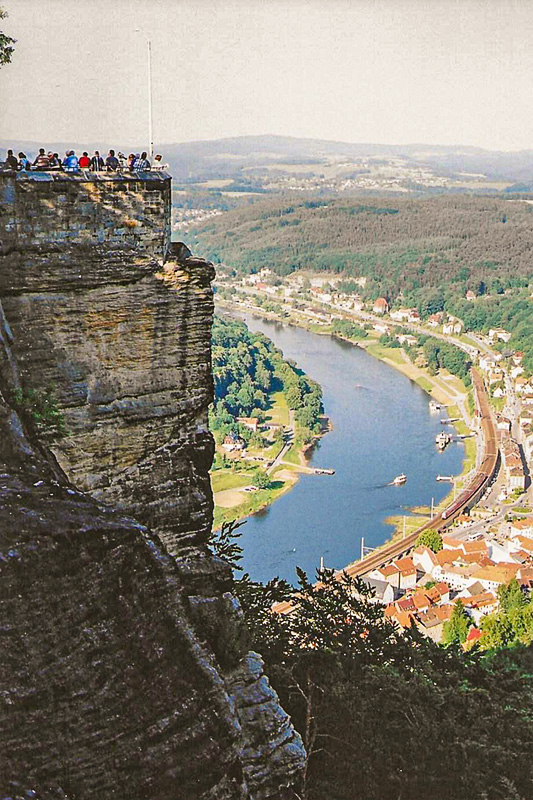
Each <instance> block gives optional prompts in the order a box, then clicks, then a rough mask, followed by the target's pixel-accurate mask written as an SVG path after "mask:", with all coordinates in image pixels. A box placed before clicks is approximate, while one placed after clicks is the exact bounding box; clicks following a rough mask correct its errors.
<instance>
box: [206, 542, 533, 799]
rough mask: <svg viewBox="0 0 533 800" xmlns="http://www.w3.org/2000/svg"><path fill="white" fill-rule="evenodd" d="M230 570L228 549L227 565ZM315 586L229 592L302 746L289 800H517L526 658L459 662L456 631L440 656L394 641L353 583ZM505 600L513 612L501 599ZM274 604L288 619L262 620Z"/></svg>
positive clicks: (371, 601) (481, 656) (526, 710)
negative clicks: (289, 607) (287, 609)
mask: <svg viewBox="0 0 533 800" xmlns="http://www.w3.org/2000/svg"><path fill="white" fill-rule="evenodd" d="M215 546H216V543H215ZM223 549H225V550H226V551H227V549H228V543H227V541H226V542H225V543H224V542H223ZM239 560H240V554H239V548H238V547H237V549H236V550H233V551H232V552H231V554H230V561H232V563H233V565H234V566H237V567H238V563H239ZM317 578H318V583H312V582H311V581H310V580H309V579H308V577H307V575H305V573H303V572H301V571H299V573H298V586H297V587H296V588H293V587H291V586H289V585H288V584H287V583H285V582H284V581H280V580H278V579H276V578H274V579H273V580H271V581H270V582H269V583H268V584H266V585H262V584H260V583H257V582H254V581H252V580H251V579H250V577H249V576H248V575H245V576H243V577H242V578H239V579H237V580H236V582H235V591H236V593H237V595H238V597H239V599H240V602H241V605H242V608H243V611H244V614H245V618H246V620H247V623H248V626H249V631H250V637H251V645H252V647H253V648H254V649H257V650H258V651H259V652H261V653H262V654H263V656H264V658H265V662H266V671H267V674H268V675H269V678H270V680H271V682H272V684H273V686H274V688H275V689H276V690H277V692H278V693H279V695H280V698H281V701H282V705H283V707H284V708H285V709H286V710H287V711H288V713H289V714H290V715H291V717H292V719H293V722H294V724H295V726H296V728H297V730H298V731H299V732H300V733H301V735H302V737H303V739H304V743H305V745H306V749H307V753H308V759H307V766H306V771H305V775H304V783H303V786H302V787H301V788H300V789H299V790H298V796H299V797H300V798H302V800H324V799H325V798H327V800H398V798H400V797H402V798H403V797H409V798H413V800H426V798H428V797H431V798H433V800H450V798H463V797H464V798H468V800H517V799H518V800H526V799H527V798H529V797H531V796H532V788H533V741H532V739H531V735H530V729H531V722H530V720H531V715H532V714H533V692H532V689H533V678H532V675H533V652H532V651H531V649H530V648H525V647H523V646H522V645H517V646H515V647H513V648H512V649H510V650H499V651H490V652H485V653H481V652H480V651H479V650H478V649H477V648H476V649H474V650H473V651H472V652H468V653H465V652H463V649H462V647H460V646H459V645H458V644H457V641H458V640H461V639H462V637H463V632H462V628H461V632H459V633H458V635H457V636H456V637H455V639H454V643H451V644H450V645H448V646H447V647H442V646H440V645H437V644H435V643H434V642H432V641H431V640H430V639H427V638H424V637H423V636H422V635H421V634H419V633H418V631H417V630H416V629H412V630H407V631H406V632H401V631H400V630H399V629H398V628H397V627H396V626H395V625H394V624H393V623H392V622H391V621H389V620H388V619H386V618H385V617H384V614H383V606H381V604H380V603H377V602H376V600H375V597H374V596H373V590H372V589H371V588H370V587H369V586H368V585H367V584H365V583H364V582H363V581H361V580H360V579H352V578H350V577H348V576H347V575H344V574H342V573H341V574H335V573H334V572H333V571H331V570H323V571H321V572H319V573H318V575H317ZM507 595H508V596H509V597H513V598H514V600H513V601H512V604H513V606H514V604H515V601H516V600H517V597H516V591H515V589H514V587H511V589H510V590H509V591H508V592H507ZM280 600H290V601H291V602H292V604H293V611H292V613H289V614H280V613H272V604H273V603H275V602H277V601H280ZM460 605H461V604H459V605H457V606H456V610H455V609H454V613H455V616H456V617H457V619H458V621H459V622H458V625H459V626H463V625H464V623H465V622H466V620H465V619H464V614H463V611H462V610H461V609H462V606H461V608H459V606H460ZM495 732H497V735H496V733H495Z"/></svg>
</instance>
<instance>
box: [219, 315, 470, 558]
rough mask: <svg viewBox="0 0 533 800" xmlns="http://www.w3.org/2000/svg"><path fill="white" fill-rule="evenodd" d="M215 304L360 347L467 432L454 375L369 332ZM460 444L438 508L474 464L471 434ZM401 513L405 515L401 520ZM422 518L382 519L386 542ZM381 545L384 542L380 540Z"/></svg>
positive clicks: (462, 389) (463, 396)
mask: <svg viewBox="0 0 533 800" xmlns="http://www.w3.org/2000/svg"><path fill="white" fill-rule="evenodd" d="M217 303H219V304H220V306H221V307H222V308H226V309H228V310H229V311H231V312H233V313H235V312H236V313H237V314H238V313H251V314H255V315H257V316H260V317H263V318H265V319H267V320H270V321H275V322H280V323H282V324H286V325H292V326H295V327H299V328H303V329H304V330H308V331H310V332H312V333H318V334H320V335H327V336H331V337H333V338H336V339H340V340H342V341H345V342H348V343H349V344H352V345H354V346H357V347H360V348H361V349H364V350H365V351H366V352H368V353H369V354H370V355H372V356H373V357H374V358H376V359H378V360H380V361H382V362H383V363H385V364H387V365H388V366H391V367H393V368H394V369H395V370H397V371H399V372H401V373H402V374H404V375H405V376H406V377H408V378H409V379H410V380H411V381H413V382H414V383H416V384H417V385H418V386H419V387H420V388H421V389H422V390H423V391H424V392H425V393H426V394H428V395H429V396H430V397H431V398H432V399H433V400H435V401H436V402H438V403H439V404H441V405H443V406H446V409H447V414H448V416H449V417H452V418H454V417H457V418H458V419H457V420H456V422H455V423H453V425H454V428H455V430H456V433H457V434H458V435H467V434H468V433H469V432H470V425H471V419H470V417H469V414H468V404H469V389H468V388H467V387H466V386H465V384H464V383H463V382H462V381H460V380H459V379H458V378H457V377H455V376H454V375H451V374H450V373H447V372H446V371H441V372H439V374H438V375H435V376H432V375H430V374H429V373H428V371H427V370H425V369H423V368H421V367H417V366H415V365H414V364H413V363H412V362H411V361H410V360H409V358H408V356H407V354H406V353H405V352H404V351H403V350H402V349H401V348H390V347H386V346H384V345H382V344H381V343H380V342H379V340H378V337H374V336H372V335H370V336H369V337H368V338H365V339H362V340H358V341H354V340H352V339H350V338H348V337H346V336H342V335H339V334H337V333H333V332H332V331H331V326H327V325H319V324H316V323H309V322H307V321H306V320H303V319H301V318H299V317H296V316H295V315H291V316H290V317H281V316H279V315H277V314H275V313H273V312H266V311H264V310H263V309H260V308H255V307H254V308H248V309H245V308H243V307H242V306H240V305H236V304H232V303H229V302H228V301H217ZM464 446H465V453H464V458H463V463H462V470H461V472H460V473H459V474H458V475H457V476H456V478H455V483H456V487H455V489H454V487H453V485H451V489H450V492H449V493H448V494H447V495H446V497H444V498H443V499H442V500H441V501H440V503H439V504H438V509H439V510H440V509H442V508H445V507H446V505H448V504H449V503H450V502H451V499H452V497H453V493H454V491H456V492H458V491H460V490H461V488H462V486H463V484H464V483H466V482H467V478H468V477H469V474H470V472H471V470H472V469H473V468H474V466H475V462H476V441H475V437H472V438H467V439H465V440H464ZM291 460H292V459H291ZM298 461H300V464H301V460H300V459H298V460H296V459H294V464H293V465H291V466H298ZM296 481H297V476H294V478H293V480H292V482H291V485H290V486H288V487H286V488H284V489H283V490H282V491H280V492H279V494H277V495H276V496H275V497H273V498H272V499H271V500H270V502H273V501H274V500H275V499H277V497H278V496H280V495H281V494H283V493H284V492H285V491H288V490H289V489H290V488H292V487H293V486H294V484H295V483H296ZM268 504H269V502H268V501H266V502H264V503H263V506H262V507H264V506H266V505H268ZM252 513H253V512H252ZM244 516H246V515H244ZM404 516H405V517H406V521H405V523H404ZM423 521H424V519H423V518H421V517H419V516H412V515H411V512H410V510H408V509H406V514H405V515H404V514H402V515H398V516H390V517H388V518H386V520H385V522H386V523H387V524H389V525H391V526H393V528H394V529H393V531H392V533H391V536H390V538H389V539H388V540H387V541H390V540H391V539H392V538H397V537H398V536H402V535H403V530H404V524H405V530H406V533H408V532H409V531H410V529H411V528H412V527H413V525H414V526H415V527H417V526H418V525H420V524H422V522H423ZM415 523H416V524H415ZM384 544H386V542H384Z"/></svg>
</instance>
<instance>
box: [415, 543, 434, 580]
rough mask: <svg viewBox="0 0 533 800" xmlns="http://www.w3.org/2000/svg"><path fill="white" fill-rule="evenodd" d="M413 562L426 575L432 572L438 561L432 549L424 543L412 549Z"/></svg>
mask: <svg viewBox="0 0 533 800" xmlns="http://www.w3.org/2000/svg"><path fill="white" fill-rule="evenodd" d="M412 559H413V564H414V565H415V567H418V568H419V569H420V570H421V571H423V572H425V573H427V574H428V575H432V574H433V570H434V568H435V567H436V566H437V564H438V563H439V562H438V561H437V558H436V556H435V553H434V552H433V550H430V548H429V547H426V546H425V545H419V546H418V547H416V548H415V550H413V555H412Z"/></svg>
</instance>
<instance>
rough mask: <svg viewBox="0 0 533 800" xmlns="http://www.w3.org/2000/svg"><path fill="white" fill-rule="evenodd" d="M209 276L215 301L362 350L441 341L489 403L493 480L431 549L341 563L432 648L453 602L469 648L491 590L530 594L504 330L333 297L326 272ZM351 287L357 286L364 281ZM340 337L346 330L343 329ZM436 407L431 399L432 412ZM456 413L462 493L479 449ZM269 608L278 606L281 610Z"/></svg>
mask: <svg viewBox="0 0 533 800" xmlns="http://www.w3.org/2000/svg"><path fill="white" fill-rule="evenodd" d="M218 272H219V278H218V281H219V286H218V297H219V298H220V299H221V301H222V303H227V302H229V303H231V305H233V306H237V307H238V306H241V307H243V308H246V309H247V310H248V311H250V310H251V311H256V312H257V313H260V314H267V315H272V316H277V317H278V318H280V319H284V320H286V321H288V322H291V323H293V324H301V325H305V326H308V327H309V328H310V329H312V330H315V331H318V332H319V331H320V330H322V331H323V332H324V333H326V332H332V326H333V330H337V331H339V330H341V331H342V330H343V327H342V326H341V327H339V325H338V323H339V322H342V323H344V324H346V323H347V322H348V321H349V322H351V323H353V325H354V326H357V327H358V328H359V329H360V330H363V331H364V332H365V334H364V336H365V338H361V339H359V340H358V341H356V342H355V343H356V344H358V345H359V346H362V347H367V348H368V346H369V345H368V343H369V342H376V341H378V342H379V341H382V342H383V341H386V342H388V343H389V345H390V344H391V343H393V344H394V343H395V344H394V347H396V348H398V347H400V348H404V352H405V351H407V352H408V351H409V348H413V347H414V346H415V345H416V343H417V340H418V337H419V336H420V335H422V334H423V335H426V336H431V337H435V338H437V339H439V340H445V341H447V342H449V343H451V344H453V345H454V346H455V347H457V348H459V349H460V350H462V351H463V352H465V353H467V354H468V357H469V359H470V361H471V362H472V364H473V365H475V368H476V369H477V370H478V372H479V373H480V374H481V375H482V376H483V384H484V386H485V387H486V391H487V397H488V399H489V402H490V407H491V411H490V414H491V418H492V424H493V426H494V429H495V431H496V436H497V440H498V453H499V456H498V460H497V464H498V466H497V469H496V471H495V475H494V477H493V478H491V480H490V482H489V484H488V485H487V487H486V489H485V490H484V491H483V493H482V495H481V497H479V498H477V497H476V502H475V503H467V504H465V507H464V508H461V513H459V514H457V515H455V517H454V518H453V523H452V524H451V525H450V526H449V527H448V526H446V529H445V530H444V528H445V526H444V525H443V528H442V531H441V534H442V535H440V536H439V538H438V539H437V541H438V544H437V546H436V547H433V548H432V547H430V546H427V544H423V543H422V541H423V538H424V537H423V534H421V535H420V537H419V541H418V542H417V541H414V542H413V541H409V542H406V546H405V548H404V549H403V551H402V548H401V544H400V546H399V547H398V548H397V550H399V554H398V556H397V557H396V558H391V557H390V553H388V552H387V553H386V552H385V550H386V548H385V550H384V554H383V560H382V562H383V563H379V552H380V551H379V550H377V551H376V552H375V553H374V554H373V562H374V563H375V562H376V560H377V562H378V564H377V566H373V567H372V568H371V569H368V570H366V571H365V564H366V563H367V560H368V559H366V558H363V560H362V561H356V562H354V563H353V565H348V566H347V570H346V571H347V573H348V574H353V575H360V576H361V575H362V576H363V579H364V580H365V582H367V583H368V584H369V585H370V586H371V587H372V589H373V590H374V591H375V597H376V600H379V601H380V602H382V603H383V604H384V605H385V614H386V616H387V617H389V618H391V619H393V620H394V621H395V622H396V623H397V625H398V626H399V627H400V628H408V627H411V626H413V625H414V626H416V627H417V628H418V629H419V630H420V631H421V632H422V633H423V634H424V635H427V636H429V637H431V638H432V639H434V640H435V641H441V640H442V638H443V635H444V629H445V625H446V623H449V621H450V619H451V618H452V614H453V613H454V607H455V606H456V604H457V602H459V603H460V604H461V606H462V608H463V609H464V612H466V614H467V615H468V617H469V619H470V620H471V628H470V630H469V633H468V638H467V641H466V642H465V644H464V646H465V647H467V646H470V645H472V644H473V643H474V642H477V641H478V640H479V639H480V638H482V636H483V632H482V620H483V617H484V616H486V615H488V614H491V613H492V612H495V611H497V610H498V607H499V599H498V597H499V594H498V589H499V587H505V586H507V585H508V584H509V582H510V581H511V580H516V581H517V583H518V585H519V586H520V587H521V588H522V591H523V592H524V593H529V591H530V589H531V587H533V513H532V507H531V491H532V489H531V481H530V469H531V466H532V464H533V385H532V383H533V382H532V381H531V380H530V379H529V378H527V377H526V375H525V370H524V368H523V366H522V359H523V354H522V353H521V352H515V351H512V350H506V349H505V346H506V345H507V343H508V342H509V339H510V338H511V333H510V332H509V331H506V330H504V329H502V328H494V329H489V331H488V332H487V333H486V334H483V335H480V334H479V333H476V334H475V335H474V334H473V333H470V332H468V331H466V330H465V327H464V324H463V322H462V321H461V320H460V319H458V318H456V317H453V316H451V315H450V314H447V313H446V312H439V313H436V314H431V315H429V317H427V318H426V319H425V320H422V319H421V317H420V314H419V312H418V310H417V309H415V308H402V307H399V308H396V307H392V308H390V307H389V303H388V302H387V300H386V299H385V298H384V297H379V298H377V299H376V300H374V301H371V302H364V301H363V299H362V298H361V296H360V295H358V294H348V293H345V292H343V291H340V290H338V289H337V285H338V284H339V283H341V279H339V278H337V277H335V276H331V275H328V276H327V277H323V276H316V275H302V274H296V275H290V276H288V277H287V278H279V276H277V275H274V273H273V272H272V271H271V270H270V269H268V268H264V269H262V270H260V271H259V272H257V273H256V274H252V275H246V276H238V275H235V273H234V272H233V271H232V270H230V269H228V268H227V267H225V266H224V265H221V266H220V267H219V271H218ZM358 280H359V282H360V285H361V286H362V287H364V278H360V279H358ZM466 299H467V300H469V301H471V302H476V298H475V295H474V293H473V292H468V293H467V297H466ZM335 323H337V325H336V326H335ZM344 330H346V331H348V332H349V331H350V329H349V328H347V327H345V328H344ZM348 338H349V337H348ZM370 352H372V346H370ZM406 358H407V356H406ZM385 360H387V359H386V358H385ZM439 405H440V404H438V403H436V402H435V401H432V406H433V407H434V408H435V407H439ZM457 407H458V408H461V412H462V415H463V416H464V417H465V420H466V421H467V423H468V426H469V430H470V431H472V432H473V433H474V434H475V438H476V444H477V447H476V461H475V465H473V467H472V470H471V471H470V473H469V474H468V475H467V476H465V477H463V480H462V482H461V483H462V486H463V487H464V486H466V485H467V482H468V480H470V479H471V478H472V475H473V473H474V470H475V468H478V467H479V465H480V463H481V459H482V455H483V447H484V442H483V435H482V433H481V427H480V425H479V419H478V417H477V416H476V414H475V413H473V414H472V413H469V412H468V409H467V407H466V404H465V403H463V404H460V403H458V404H457ZM450 438H451V436H450ZM455 482H456V481H455V479H454V484H455ZM454 488H455V489H457V487H456V486H455V487H454ZM448 502H451V501H448ZM362 555H364V554H362ZM277 610H287V608H286V607H285V606H284V605H283V604H281V605H280V606H279V607H278V608H277Z"/></svg>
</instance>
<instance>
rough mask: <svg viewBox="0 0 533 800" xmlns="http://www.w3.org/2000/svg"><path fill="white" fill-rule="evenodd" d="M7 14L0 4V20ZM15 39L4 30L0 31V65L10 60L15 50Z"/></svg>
mask: <svg viewBox="0 0 533 800" xmlns="http://www.w3.org/2000/svg"><path fill="white" fill-rule="evenodd" d="M7 15H8V14H7V11H6V10H5V9H4V8H2V7H1V6H0V20H1V19H5V18H6V17H7ZM16 41H17V40H16V39H13V37H12V36H8V35H7V34H6V33H4V31H0V67H2V66H4V64H9V63H10V62H11V58H12V57H13V53H14V52H15V48H14V45H15V43H16Z"/></svg>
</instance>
